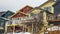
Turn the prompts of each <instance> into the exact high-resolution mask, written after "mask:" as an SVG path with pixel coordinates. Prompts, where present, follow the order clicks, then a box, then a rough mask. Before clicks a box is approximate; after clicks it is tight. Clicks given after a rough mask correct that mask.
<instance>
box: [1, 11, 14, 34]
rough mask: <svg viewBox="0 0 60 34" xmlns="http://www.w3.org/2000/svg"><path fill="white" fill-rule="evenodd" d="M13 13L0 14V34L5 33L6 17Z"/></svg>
mask: <svg viewBox="0 0 60 34" xmlns="http://www.w3.org/2000/svg"><path fill="white" fill-rule="evenodd" d="M13 14H14V13H13V12H11V11H7V12H0V34H3V33H4V32H5V24H6V21H8V20H9V19H8V17H9V16H11V15H13Z"/></svg>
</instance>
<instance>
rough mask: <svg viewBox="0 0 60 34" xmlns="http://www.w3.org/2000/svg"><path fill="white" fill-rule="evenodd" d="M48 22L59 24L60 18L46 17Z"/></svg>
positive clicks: (55, 16) (56, 16) (54, 16)
mask: <svg viewBox="0 0 60 34" xmlns="http://www.w3.org/2000/svg"><path fill="white" fill-rule="evenodd" d="M47 21H48V22H60V16H58V15H49V16H47Z"/></svg>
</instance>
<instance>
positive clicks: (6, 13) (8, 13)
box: [1, 10, 14, 18]
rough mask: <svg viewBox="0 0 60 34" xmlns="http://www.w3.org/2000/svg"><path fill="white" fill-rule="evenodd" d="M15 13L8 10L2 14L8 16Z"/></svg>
mask: <svg viewBox="0 0 60 34" xmlns="http://www.w3.org/2000/svg"><path fill="white" fill-rule="evenodd" d="M13 14H14V12H12V11H9V10H8V11H7V12H5V13H4V14H2V15H1V17H4V18H8V17H9V16H11V15H13Z"/></svg>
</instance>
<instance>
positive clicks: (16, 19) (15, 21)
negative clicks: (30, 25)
mask: <svg viewBox="0 0 60 34" xmlns="http://www.w3.org/2000/svg"><path fill="white" fill-rule="evenodd" d="M31 9H33V7H30V6H28V5H27V6H25V7H24V8H22V9H21V10H18V11H17V13H15V14H14V15H12V16H10V17H9V18H10V19H11V21H8V22H7V25H6V26H7V28H8V29H7V30H8V31H7V32H20V31H23V26H22V24H20V23H21V18H23V17H29V12H30V10H31ZM13 26H14V27H15V29H14V28H13ZM9 29H10V30H9ZM24 29H25V28H24ZM13 30H14V31H13ZM26 30H27V29H26Z"/></svg>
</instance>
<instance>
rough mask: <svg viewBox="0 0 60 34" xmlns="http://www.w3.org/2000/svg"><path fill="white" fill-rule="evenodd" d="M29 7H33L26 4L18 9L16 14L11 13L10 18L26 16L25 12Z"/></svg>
mask: <svg viewBox="0 0 60 34" xmlns="http://www.w3.org/2000/svg"><path fill="white" fill-rule="evenodd" d="M31 9H33V7H31V6H28V5H27V6H25V7H24V8H22V9H21V10H19V11H18V12H17V13H16V14H14V15H12V16H11V17H10V18H16V17H23V16H26V13H28V12H29V11H30V10H31Z"/></svg>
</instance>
